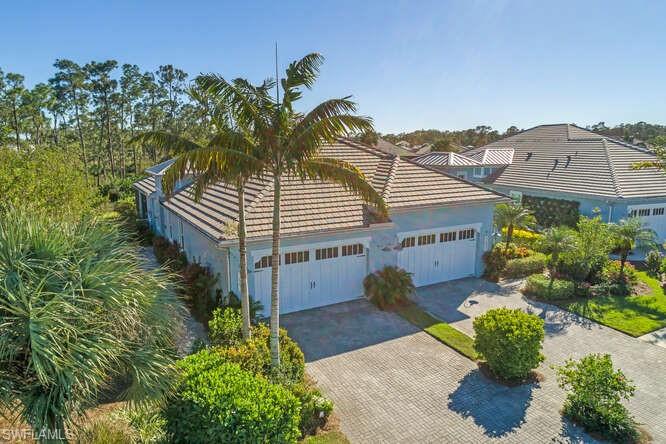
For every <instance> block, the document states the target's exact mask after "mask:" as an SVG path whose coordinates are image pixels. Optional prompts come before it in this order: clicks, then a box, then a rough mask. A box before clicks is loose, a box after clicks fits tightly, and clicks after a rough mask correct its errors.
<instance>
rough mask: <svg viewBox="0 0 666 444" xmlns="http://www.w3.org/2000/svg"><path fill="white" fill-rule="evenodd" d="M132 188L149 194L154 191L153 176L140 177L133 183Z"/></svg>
mask: <svg viewBox="0 0 666 444" xmlns="http://www.w3.org/2000/svg"><path fill="white" fill-rule="evenodd" d="M134 188H136V189H138V190H139V191H143V192H144V193H145V194H151V193H153V192H155V178H154V177H152V176H150V177H146V178H145V179H141V180H140V181H138V182H135V183H134Z"/></svg>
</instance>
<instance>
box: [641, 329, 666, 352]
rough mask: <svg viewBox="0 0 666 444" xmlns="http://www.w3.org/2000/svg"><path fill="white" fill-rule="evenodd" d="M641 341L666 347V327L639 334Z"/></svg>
mask: <svg viewBox="0 0 666 444" xmlns="http://www.w3.org/2000/svg"><path fill="white" fill-rule="evenodd" d="M638 339H640V340H641V341H645V342H648V343H650V344H652V345H657V346H659V347H664V348H666V327H665V328H661V329H659V330H656V331H653V332H652V333H648V334H646V335H643V336H639V338H638Z"/></svg>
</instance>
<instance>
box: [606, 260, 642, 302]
mask: <svg viewBox="0 0 666 444" xmlns="http://www.w3.org/2000/svg"><path fill="white" fill-rule="evenodd" d="M621 267H622V265H621V264H620V261H611V262H609V263H608V264H606V266H605V267H604V270H603V272H602V283H601V288H599V289H598V291H599V292H600V293H603V294H612V295H615V296H628V295H630V294H631V290H632V289H633V288H634V286H635V285H636V284H637V283H638V275H637V274H636V268H635V267H634V266H633V265H631V264H630V263H626V264H625V265H624V268H623V269H622V268H621Z"/></svg>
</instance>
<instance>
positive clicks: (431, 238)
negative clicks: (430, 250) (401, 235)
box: [418, 234, 435, 245]
mask: <svg viewBox="0 0 666 444" xmlns="http://www.w3.org/2000/svg"><path fill="white" fill-rule="evenodd" d="M434 243H435V235H434V234H424V235H422V236H419V240H418V244H419V245H430V244H434Z"/></svg>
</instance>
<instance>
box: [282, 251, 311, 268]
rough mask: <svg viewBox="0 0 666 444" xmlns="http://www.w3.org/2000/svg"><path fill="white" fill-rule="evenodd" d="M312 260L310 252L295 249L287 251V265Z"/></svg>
mask: <svg viewBox="0 0 666 444" xmlns="http://www.w3.org/2000/svg"><path fill="white" fill-rule="evenodd" d="M309 260H310V252H309V251H307V250H305V251H294V252H293V253H285V255H284V263H285V265H290V264H299V263H301V262H308V261H309Z"/></svg>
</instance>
